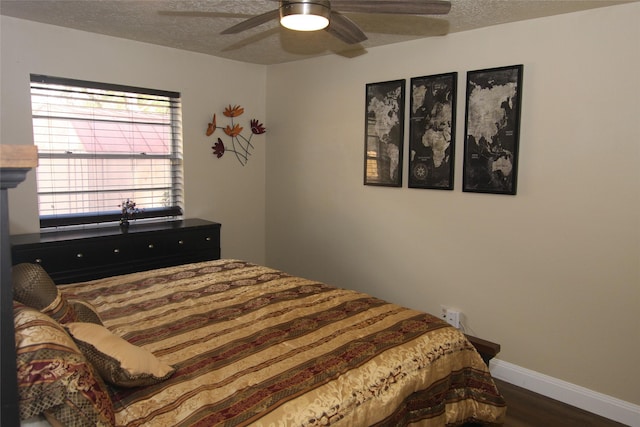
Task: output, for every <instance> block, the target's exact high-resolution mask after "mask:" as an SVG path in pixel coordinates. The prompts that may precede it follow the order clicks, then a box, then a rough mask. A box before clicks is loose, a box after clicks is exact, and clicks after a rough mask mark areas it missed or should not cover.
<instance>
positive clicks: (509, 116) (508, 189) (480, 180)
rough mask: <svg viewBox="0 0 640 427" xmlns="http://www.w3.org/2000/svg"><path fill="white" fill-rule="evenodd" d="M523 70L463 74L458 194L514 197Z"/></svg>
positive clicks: (521, 66)
mask: <svg viewBox="0 0 640 427" xmlns="http://www.w3.org/2000/svg"><path fill="white" fill-rule="evenodd" d="M523 68H524V67H523V65H511V66H507V67H498V68H489V69H484V70H476V71H469V72H467V93H466V109H465V141H464V162H463V172H462V191H467V192H476V193H493V194H510V195H515V194H516V190H517V183H518V182H517V181H518V151H519V143H520V141H519V140H520V111H521V107H522V74H523Z"/></svg>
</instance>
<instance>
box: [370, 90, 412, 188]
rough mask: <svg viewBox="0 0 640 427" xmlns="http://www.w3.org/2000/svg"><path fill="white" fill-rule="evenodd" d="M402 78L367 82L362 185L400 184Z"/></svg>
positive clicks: (401, 161)
mask: <svg viewBox="0 0 640 427" xmlns="http://www.w3.org/2000/svg"><path fill="white" fill-rule="evenodd" d="M405 86H406V80H404V79H401V80H390V81H386V82H378V83H368V84H367V85H366V97H365V99H366V101H365V129H364V134H365V137H364V138H365V140H364V185H379V186H387V187H402V164H403V151H404V108H405V106H404V103H405Z"/></svg>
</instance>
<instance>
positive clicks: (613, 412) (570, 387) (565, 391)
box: [490, 359, 640, 427]
mask: <svg viewBox="0 0 640 427" xmlns="http://www.w3.org/2000/svg"><path fill="white" fill-rule="evenodd" d="M490 369H491V375H493V376H494V377H495V378H497V379H499V380H502V381H506V382H508V383H510V384H514V385H517V386H519V387H522V388H525V389H527V390H531V391H533V392H535V393H538V394H542V395H543V396H547V397H550V398H552V399H555V400H559V401H561V402H564V403H566V404H568V405H571V406H575V407H577V408H580V409H584V410H585V411H589V412H592V413H594V414H597V415H600V416H602V417H605V418H609V419H610V420H614V421H617V422H619V423H623V424H626V425H628V426H631V427H640V405H635V404H633V403H630V402H626V401H624V400H621V399H617V398H615V397H611V396H608V395H606V394H602V393H598V392H596V391H593V390H589V389H588V388H584V387H581V386H577V385H575V384H571V383H569V382H566V381H562V380H559V379H557V378H553V377H550V376H548V375H544V374H541V373H539V372H535V371H532V370H530V369H526V368H522V367H520V366H517V365H514V364H512V363H508V362H504V361H502V360H499V359H492V360H491V364H490ZM507 411H508V409H507Z"/></svg>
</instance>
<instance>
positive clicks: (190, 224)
mask: <svg viewBox="0 0 640 427" xmlns="http://www.w3.org/2000/svg"><path fill="white" fill-rule="evenodd" d="M11 254H12V263H13V264H14V265H15V264H19V263H22V262H35V263H39V264H41V265H42V267H43V268H44V269H45V270H46V271H47V273H48V274H49V275H50V276H51V278H52V279H53V281H54V282H55V283H56V284H58V285H59V284H64V283H73V282H79V281H85V280H93V279H97V278H102V277H106V276H113V275H118V274H125V273H132V272H136V271H143V270H149V269H153V268H160V267H168V266H173V265H179V264H185V263H190V262H199V261H207V260H213V259H219V258H220V224H218V223H216V222H210V221H205V220H202V219H184V220H174V221H163V222H132V223H131V225H130V226H129V227H128V228H127V229H123V228H121V227H120V226H119V225H108V226H94V227H91V228H82V229H74V230H64V231H44V232H41V233H33V234H17V235H13V236H11Z"/></svg>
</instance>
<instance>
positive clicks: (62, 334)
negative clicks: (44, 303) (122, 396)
mask: <svg viewBox="0 0 640 427" xmlns="http://www.w3.org/2000/svg"><path fill="white" fill-rule="evenodd" d="M13 313H14V322H15V336H16V356H17V358H16V362H17V371H18V394H19V398H20V402H19V409H20V418H21V419H27V418H31V417H33V416H36V415H39V414H40V413H43V412H44V413H46V415H47V417H48V418H52V419H54V420H56V421H57V422H58V423H60V424H62V425H64V426H112V425H114V423H115V419H114V413H113V407H112V403H111V398H110V397H109V393H108V391H107V388H106V386H105V385H104V383H103V382H102V379H101V378H100V377H99V376H98V375H97V374H96V373H95V371H94V368H93V367H92V366H91V365H90V364H89V363H88V362H87V360H86V358H85V357H84V356H83V354H82V353H81V352H80V350H79V349H78V347H77V346H76V345H75V343H74V342H73V340H72V339H71V337H70V336H69V335H68V334H67V333H66V331H65V330H64V328H62V326H60V325H59V324H58V323H57V322H56V321H55V320H53V319H51V318H50V317H49V316H47V315H45V314H43V313H41V312H39V311H37V310H35V309H33V308H30V307H26V306H24V305H23V304H20V303H17V302H15V301H14V305H13Z"/></svg>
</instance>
